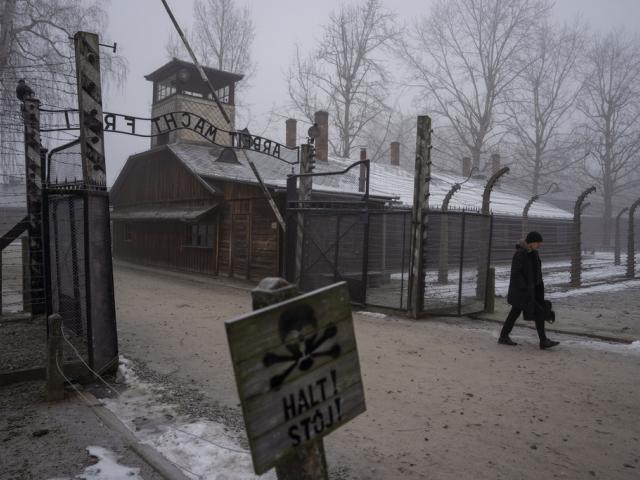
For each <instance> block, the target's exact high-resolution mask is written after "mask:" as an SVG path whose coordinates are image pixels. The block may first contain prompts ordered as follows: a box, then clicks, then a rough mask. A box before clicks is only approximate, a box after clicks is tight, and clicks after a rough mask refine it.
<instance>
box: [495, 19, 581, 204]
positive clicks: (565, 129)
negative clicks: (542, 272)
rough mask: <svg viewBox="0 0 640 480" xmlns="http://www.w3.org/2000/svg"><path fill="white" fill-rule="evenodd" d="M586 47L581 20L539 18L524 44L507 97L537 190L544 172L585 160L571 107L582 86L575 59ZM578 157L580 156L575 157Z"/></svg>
mask: <svg viewBox="0 0 640 480" xmlns="http://www.w3.org/2000/svg"><path fill="white" fill-rule="evenodd" d="M583 47H584V36H583V35H582V34H581V29H580V26H579V25H575V26H572V27H570V26H567V25H564V26H562V27H556V26H553V25H551V24H550V23H548V22H541V23H540V24H539V25H538V26H537V28H536V29H535V30H534V31H533V33H532V38H531V42H530V43H529V44H528V45H527V46H525V50H524V51H525V52H526V56H525V57H524V58H523V60H522V61H523V62H524V64H523V66H522V75H521V76H520V77H519V78H518V79H517V80H516V81H515V82H514V85H513V87H514V88H512V89H510V92H511V93H510V101H508V102H505V106H506V108H507V112H508V115H509V119H510V121H511V122H510V123H511V127H512V128H511V132H512V133H513V135H514V137H515V139H516V143H517V145H518V148H517V150H518V152H519V157H520V160H521V162H520V166H521V167H522V168H523V170H524V172H525V173H526V174H527V176H528V177H529V178H531V194H532V195H536V194H537V193H538V190H539V188H540V181H541V179H542V177H543V176H545V175H546V176H549V175H554V174H557V173H559V172H561V171H563V170H565V169H566V168H567V167H568V166H569V165H570V164H571V163H572V162H576V161H579V160H581V159H582V158H581V156H580V155H575V151H576V150H578V146H577V145H576V141H575V140H573V139H574V138H575V135H570V133H571V125H572V120H575V118H574V119H572V112H573V111H574V107H575V100H576V97H577V95H578V93H579V91H580V88H579V84H578V80H577V72H576V64H577V62H578V59H579V56H580V54H581V53H582V50H583ZM575 157H577V159H576V158H575Z"/></svg>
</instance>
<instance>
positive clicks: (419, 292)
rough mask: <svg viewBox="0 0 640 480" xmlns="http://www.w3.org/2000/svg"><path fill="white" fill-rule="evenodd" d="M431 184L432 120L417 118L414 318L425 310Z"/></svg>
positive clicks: (411, 303) (410, 301) (411, 297)
mask: <svg viewBox="0 0 640 480" xmlns="http://www.w3.org/2000/svg"><path fill="white" fill-rule="evenodd" d="M430 181H431V118H430V117H429V116H427V115H421V116H418V129H417V132H416V161H415V177H414V186H413V209H412V211H411V244H412V252H411V267H410V270H409V288H408V294H409V298H408V306H409V312H410V314H411V316H412V317H413V318H417V317H418V316H419V315H420V313H421V312H422V310H424V240H425V234H426V228H427V222H428V219H427V218H426V215H427V211H428V209H429V182H430Z"/></svg>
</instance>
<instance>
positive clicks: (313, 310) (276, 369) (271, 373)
mask: <svg viewBox="0 0 640 480" xmlns="http://www.w3.org/2000/svg"><path fill="white" fill-rule="evenodd" d="M226 329H227V338H228V341H229V348H230V351H231V358H232V361H233V367H234V371H235V376H236V382H237V385H238V392H239V394H240V401H241V403H242V409H243V414H244V421H245V424H246V429H247V436H248V438H249V445H250V447H251V455H252V457H253V466H254V469H255V471H256V473H257V474H261V473H264V472H266V471H267V470H269V469H270V468H272V467H273V466H274V465H275V464H276V463H277V461H278V460H279V459H281V458H282V457H283V456H285V455H286V454H287V453H289V452H291V451H292V449H294V448H296V447H298V446H300V445H303V444H304V443H306V442H308V441H310V440H312V439H316V438H320V437H323V436H325V435H327V434H328V433H330V432H332V431H333V430H335V429H336V428H338V427H339V426H340V425H342V424H344V423H346V422H348V421H349V420H351V419H352V418H354V417H355V416H357V415H359V414H360V413H362V412H364V411H365V402H364V391H363V385H362V379H361V376H360V363H359V360H358V351H357V347H356V340H355V333H354V330H353V318H352V315H351V303H350V300H349V290H348V287H347V285H346V283H344V282H342V283H338V284H335V285H331V286H329V287H325V288H323V289H320V290H316V291H314V292H312V293H309V294H306V295H301V296H299V297H295V298H293V299H291V300H287V301H285V302H282V303H278V304H276V305H273V306H271V307H267V308H263V309H261V310H257V311H255V312H253V313H251V314H248V315H245V316H242V317H239V318H236V319H234V320H231V321H229V322H227V323H226Z"/></svg>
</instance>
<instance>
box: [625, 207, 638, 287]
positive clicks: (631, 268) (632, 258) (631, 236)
mask: <svg viewBox="0 0 640 480" xmlns="http://www.w3.org/2000/svg"><path fill="white" fill-rule="evenodd" d="M638 206H640V198H639V199H637V200H636V201H635V202H633V205H631V207H630V208H629V231H628V232H627V240H628V243H627V278H634V277H635V276H636V244H635V225H634V223H633V222H634V216H635V214H636V208H638Z"/></svg>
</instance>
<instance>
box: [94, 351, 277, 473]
mask: <svg viewBox="0 0 640 480" xmlns="http://www.w3.org/2000/svg"><path fill="white" fill-rule="evenodd" d="M120 372H121V374H122V375H123V376H124V378H125V381H126V383H127V386H128V387H129V388H128V389H127V390H126V391H125V392H123V393H122V394H120V396H119V397H117V398H113V399H104V400H103V401H104V404H105V406H106V407H107V408H108V409H109V410H111V411H112V412H113V413H114V414H115V415H116V416H117V417H118V418H119V419H120V420H121V421H122V422H123V423H124V424H125V425H126V426H127V427H128V428H129V429H130V430H131V431H132V432H133V433H134V434H135V435H136V437H137V438H138V439H139V440H140V441H141V442H142V443H145V444H148V445H150V446H152V447H153V448H155V449H156V450H157V451H159V452H160V453H161V454H162V455H163V456H164V457H165V458H166V459H167V460H169V461H170V462H172V463H173V464H174V465H176V466H177V467H178V468H180V469H181V470H182V471H183V472H184V473H185V475H186V476H188V477H190V478H193V479H198V480H200V479H202V480H254V479H258V478H260V479H275V475H274V474H273V473H272V472H269V473H267V474H265V475H262V476H260V477H258V476H256V475H255V474H253V467H252V464H251V456H250V454H249V452H248V451H247V450H245V449H244V448H242V447H241V446H240V445H239V444H238V442H237V439H236V438H234V437H233V436H232V435H231V434H230V433H229V432H228V431H227V429H226V428H225V426H224V425H222V424H220V423H216V422H213V421H210V420H205V419H201V420H197V421H192V420H189V419H186V418H180V417H179V416H178V415H177V413H176V410H175V407H174V406H173V405H169V404H164V403H162V401H161V400H160V395H159V393H158V392H160V391H162V390H163V387H160V386H158V385H155V384H152V383H149V382H145V381H143V380H141V379H140V378H139V377H138V375H136V373H135V372H134V370H133V368H132V363H131V361H130V360H127V359H126V358H123V357H120ZM122 478H126V477H122Z"/></svg>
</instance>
